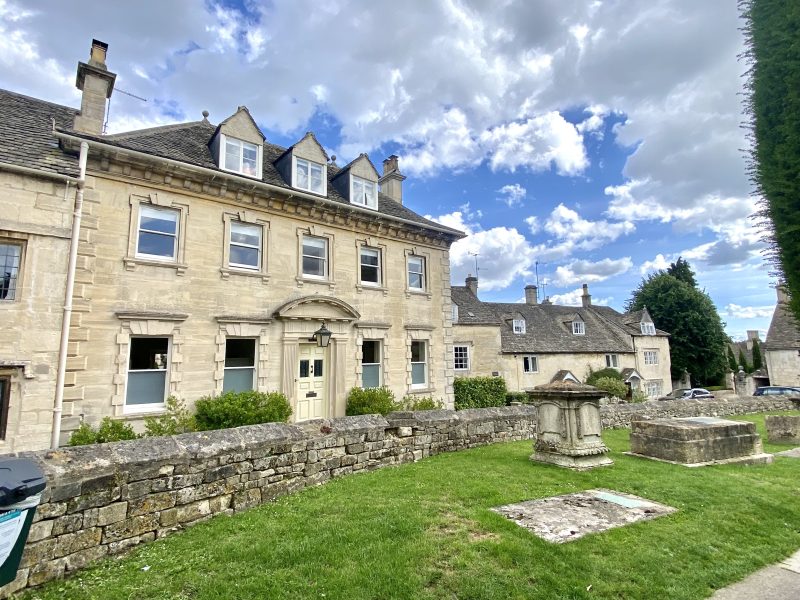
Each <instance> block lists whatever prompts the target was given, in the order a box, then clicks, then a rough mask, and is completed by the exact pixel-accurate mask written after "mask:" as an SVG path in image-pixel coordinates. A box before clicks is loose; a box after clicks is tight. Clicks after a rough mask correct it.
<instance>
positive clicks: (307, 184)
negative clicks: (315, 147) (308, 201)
mask: <svg viewBox="0 0 800 600" xmlns="http://www.w3.org/2000/svg"><path fill="white" fill-rule="evenodd" d="M294 187H296V188H297V189H300V190H307V191H309V192H314V193H315V194H324V193H325V187H326V186H325V165H321V164H319V163H315V162H312V161H310V160H305V159H303V158H295V159H294Z"/></svg>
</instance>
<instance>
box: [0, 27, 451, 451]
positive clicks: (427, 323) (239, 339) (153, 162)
mask: <svg viewBox="0 0 800 600" xmlns="http://www.w3.org/2000/svg"><path fill="white" fill-rule="evenodd" d="M106 53H107V45H106V44H104V43H102V42H98V41H97V40H95V41H93V44H92V48H91V55H90V60H89V61H88V63H79V66H78V75H77V86H78V88H79V89H81V90H82V92H83V96H82V101H81V109H80V111H78V110H75V109H72V108H69V107H64V106H58V105H54V104H50V103H47V102H44V101H42V100H37V99H33V98H28V97H25V96H21V95H19V94H15V93H13V92H8V91H2V92H0V114H2V119H0V149H2V150H3V157H4V158H3V162H2V163H0V185H2V187H3V190H4V193H3V194H2V195H0V261H2V263H3V266H4V267H5V268H4V279H3V283H2V297H0V315H2V318H0V332H2V337H3V340H4V344H3V346H2V347H1V348H0V394H2V395H1V396H0V397H1V398H2V402H3V403H2V407H0V408H2V413H0V414H1V415H2V423H1V424H0V425H2V428H3V431H2V437H3V440H2V442H0V452H8V451H18V450H28V449H36V448H42V447H47V445H48V444H50V443H51V442H52V444H53V445H57V444H58V443H64V442H65V440H66V439H68V436H69V434H70V432H71V431H73V430H74V429H75V428H77V427H78V425H79V424H80V422H81V421H82V420H86V421H88V422H90V423H96V422H98V421H99V420H100V419H101V418H103V417H105V416H110V417H114V418H122V419H126V420H130V421H132V422H133V423H134V424H135V425H139V424H140V423H141V420H142V417H143V416H144V415H148V414H157V413H158V412H160V411H163V410H164V408H165V400H166V398H167V397H168V396H170V395H175V396H178V397H180V398H183V399H185V400H186V401H188V402H189V404H191V403H192V402H193V401H194V400H196V399H197V398H199V397H201V396H204V395H208V394H219V393H221V392H224V391H226V390H244V389H257V390H261V391H270V390H278V391H282V392H283V393H285V394H286V396H287V397H288V398H289V399H290V402H291V405H292V409H293V417H292V418H293V419H294V420H304V419H314V418H323V417H334V416H341V415H343V414H344V411H345V398H346V395H347V392H348V391H349V390H350V389H351V388H352V387H354V386H362V385H363V386H376V385H385V386H387V387H389V388H390V389H392V390H393V391H394V393H395V394H396V395H397V396H398V397H403V396H405V395H407V394H412V395H426V396H427V395H432V396H434V397H436V398H440V399H442V400H444V402H445V404H446V405H447V406H451V405H452V401H453V391H452V382H453V368H452V361H451V357H452V354H453V348H452V329H451V319H450V317H451V302H450V285H449V259H448V252H449V247H450V245H451V244H452V242H454V241H455V240H457V239H459V238H460V237H462V235H463V234H462V233H461V232H459V231H456V230H453V229H450V228H448V227H444V226H442V225H439V224H437V223H434V222H431V221H429V220H427V219H425V218H423V217H421V216H420V215H418V214H416V213H415V212H413V211H412V210H410V209H408V208H407V207H406V206H404V205H403V197H402V183H403V180H404V179H405V177H404V176H403V175H402V174H401V173H400V170H399V165H398V160H397V157H395V156H392V157H389V158H388V159H387V160H385V161H384V162H383V170H382V172H380V173H379V172H378V171H377V169H376V168H375V166H374V165H373V163H372V162H371V161H370V159H369V158H368V157H367V156H366V155H365V154H362V155H361V156H359V157H357V158H356V159H355V160H353V161H352V162H351V163H349V164H348V165H346V166H344V167H337V166H336V165H335V163H334V162H333V161H332V160H331V158H330V157H329V156H328V155H327V154H326V152H325V150H324V148H323V146H322V145H321V144H320V143H319V142H318V140H317V139H316V137H315V136H314V135H313V133H308V134H306V135H305V136H303V137H302V138H301V139H300V140H298V141H297V143H295V144H294V145H292V146H290V147H289V148H282V147H279V146H276V145H274V144H271V143H270V142H269V141H268V140H266V139H265V138H264V135H263V133H262V132H261V131H260V129H259V128H258V126H257V124H256V121H255V119H254V116H253V115H252V114H251V113H250V111H249V110H248V109H247V108H246V107H239V108H238V109H237V110H236V111H235V112H234V113H233V114H232V115H230V116H229V117H227V118H225V119H223V120H222V121H220V122H219V123H217V124H212V123H211V122H210V120H209V118H208V117H209V115H208V113H204V115H203V118H202V119H201V120H198V121H193V122H189V123H181V124H177V125H169V126H165V127H156V128H152V129H146V130H140V131H133V132H128V133H121V134H114V135H104V134H103V129H104V120H105V116H106V102H107V99H108V98H109V97H110V96H111V94H112V92H113V89H114V82H115V77H116V76H115V75H114V73H112V72H110V71H109V70H108V68H107V66H106ZM73 203H74V205H75V206H73ZM73 209H74V210H75V213H76V214H78V215H79V217H75V218H74V219H73ZM71 240H72V241H71ZM71 252H72V254H71ZM70 257H71V260H70ZM65 294H66V301H65ZM65 304H66V307H65V306H64V305H65ZM62 315H63V317H64V318H63V319H62ZM64 324H66V325H68V326H63V325H64Z"/></svg>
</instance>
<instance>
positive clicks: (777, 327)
mask: <svg viewBox="0 0 800 600" xmlns="http://www.w3.org/2000/svg"><path fill="white" fill-rule="evenodd" d="M761 348H762V350H800V326H798V323H797V320H796V319H795V318H794V316H793V315H792V312H791V311H790V310H789V305H788V304H786V303H785V302H778V304H777V305H776V306H775V312H774V313H772V321H771V322H770V324H769V331H767V339H766V341H765V342H764V343H763V344H762V346H761Z"/></svg>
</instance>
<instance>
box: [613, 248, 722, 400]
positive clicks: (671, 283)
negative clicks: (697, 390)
mask: <svg viewBox="0 0 800 600" xmlns="http://www.w3.org/2000/svg"><path fill="white" fill-rule="evenodd" d="M683 262H685V261H683ZM670 268H671V269H672V270H673V272H678V273H680V274H682V276H685V274H686V271H688V272H689V273H690V274H691V276H692V279H693V278H694V274H693V273H691V269H689V268H688V264H686V266H685V267H684V266H683V265H681V266H677V264H675V263H674V264H672V265H670ZM645 307H646V308H647V311H648V312H649V313H650V316H651V317H652V318H653V322H654V323H655V325H656V327H657V328H658V329H663V330H664V331H667V332H669V333H670V334H671V336H670V339H669V347H670V349H669V353H670V360H671V363H672V378H673V379H678V378H680V377H681V375H682V374H683V372H684V371H688V372H689V373H691V374H692V379H693V380H694V381H696V382H697V383H698V384H700V385H715V384H717V383H719V382H720V381H721V380H722V377H723V375H724V373H725V368H726V363H727V360H726V353H725V347H726V346H727V344H728V336H727V335H726V334H725V331H724V329H723V323H722V321H721V320H720V318H719V313H717V309H716V307H715V306H714V303H713V302H712V301H711V298H710V297H709V296H708V294H706V293H705V292H702V291H700V290H699V289H697V287H696V286H693V285H691V284H690V283H688V282H687V281H685V280H684V279H679V278H678V277H674V276H672V275H670V274H669V272H667V271H658V272H657V273H653V274H651V275H650V276H648V277H646V278H645V279H643V280H642V282H641V283H640V284H639V287H638V288H637V289H636V290H635V291H634V292H633V295H632V296H631V298H630V300H628V302H627V303H626V310H629V311H630V310H640V309H642V308H645Z"/></svg>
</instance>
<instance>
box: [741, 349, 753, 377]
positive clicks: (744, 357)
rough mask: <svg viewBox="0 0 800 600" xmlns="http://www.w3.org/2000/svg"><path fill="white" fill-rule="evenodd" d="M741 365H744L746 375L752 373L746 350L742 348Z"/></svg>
mask: <svg viewBox="0 0 800 600" xmlns="http://www.w3.org/2000/svg"><path fill="white" fill-rule="evenodd" d="M739 364H740V365H742V369H744V371H745V373H749V372H750V371H752V369H751V368H750V365H749V364H747V357H746V356H745V355H744V350H742V349H741V348H739Z"/></svg>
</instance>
